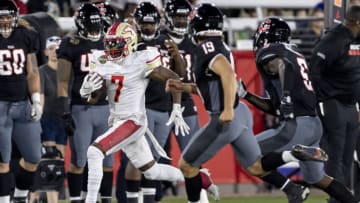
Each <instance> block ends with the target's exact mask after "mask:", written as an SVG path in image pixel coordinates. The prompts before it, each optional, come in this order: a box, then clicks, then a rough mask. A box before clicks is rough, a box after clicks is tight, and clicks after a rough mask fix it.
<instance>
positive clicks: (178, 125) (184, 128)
mask: <svg viewBox="0 0 360 203" xmlns="http://www.w3.org/2000/svg"><path fill="white" fill-rule="evenodd" d="M184 109H185V107H181V106H180V104H174V105H173V109H172V111H171V115H170V118H169V120H168V122H167V123H166V125H167V126H168V125H171V124H172V123H174V124H175V135H179V130H180V133H181V135H182V136H185V135H187V134H189V130H190V128H189V126H188V125H187V124H186V122H185V121H184V118H183V116H182V112H183V111H184Z"/></svg>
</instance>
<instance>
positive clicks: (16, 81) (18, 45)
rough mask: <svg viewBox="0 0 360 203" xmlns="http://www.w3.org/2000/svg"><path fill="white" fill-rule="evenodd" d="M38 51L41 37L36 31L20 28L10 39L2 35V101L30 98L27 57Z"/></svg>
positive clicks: (0, 58) (0, 70)
mask: <svg viewBox="0 0 360 203" xmlns="http://www.w3.org/2000/svg"><path fill="white" fill-rule="evenodd" d="M38 50H39V36H38V33H37V32H35V31H34V30H31V29H26V28H22V27H18V28H16V29H14V30H13V32H12V34H11V35H10V37H8V38H3V37H2V36H1V35H0V63H1V66H0V101H23V100H26V99H27V98H28V95H29V91H28V85H27V78H26V75H27V70H26V63H27V61H26V57H27V54H31V53H36V52H37V51H38ZM34 68H37V67H34Z"/></svg>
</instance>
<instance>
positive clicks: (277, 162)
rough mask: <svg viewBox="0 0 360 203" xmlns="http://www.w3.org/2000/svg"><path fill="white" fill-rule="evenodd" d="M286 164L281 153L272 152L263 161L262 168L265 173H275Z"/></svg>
mask: <svg viewBox="0 0 360 203" xmlns="http://www.w3.org/2000/svg"><path fill="white" fill-rule="evenodd" d="M284 164H285V162H284V161H283V159H282V154H281V153H276V152H270V153H268V154H266V155H265V156H263V157H262V159H261V166H262V168H263V170H264V171H273V170H275V169H276V168H277V167H279V166H281V165H284Z"/></svg>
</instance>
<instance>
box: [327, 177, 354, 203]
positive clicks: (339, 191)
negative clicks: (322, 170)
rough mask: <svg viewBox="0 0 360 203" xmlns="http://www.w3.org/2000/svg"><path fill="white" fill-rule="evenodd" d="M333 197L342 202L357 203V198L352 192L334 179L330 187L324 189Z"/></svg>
mask: <svg viewBox="0 0 360 203" xmlns="http://www.w3.org/2000/svg"><path fill="white" fill-rule="evenodd" d="M324 191H325V192H326V193H328V194H329V195H330V196H331V197H333V198H335V199H336V200H338V201H340V202H346V203H355V202H356V200H355V197H354V195H353V194H351V192H350V191H349V190H348V189H347V188H346V187H345V186H344V185H343V184H341V183H340V182H339V181H337V180H335V179H333V180H332V181H331V183H330V185H329V186H328V187H327V188H325V189H324Z"/></svg>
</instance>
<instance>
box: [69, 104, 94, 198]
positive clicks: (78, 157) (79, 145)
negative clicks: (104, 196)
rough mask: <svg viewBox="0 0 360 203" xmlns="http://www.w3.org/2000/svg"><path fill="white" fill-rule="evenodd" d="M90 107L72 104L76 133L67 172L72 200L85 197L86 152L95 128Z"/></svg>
mask: <svg viewBox="0 0 360 203" xmlns="http://www.w3.org/2000/svg"><path fill="white" fill-rule="evenodd" d="M87 110H88V107H87V106H83V105H74V106H72V116H73V119H74V122H75V126H76V129H75V132H74V135H73V136H71V137H69V141H70V150H71V164H70V169H69V172H68V174H67V180H68V188H69V194H70V201H71V202H74V203H75V202H79V201H81V200H83V199H84V193H83V194H82V191H81V186H82V182H83V173H84V167H85V165H86V161H87V158H86V153H87V149H88V147H89V145H90V144H91V139H92V134H93V129H92V119H91V116H92V115H91V114H90V113H89V112H88V111H87Z"/></svg>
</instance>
